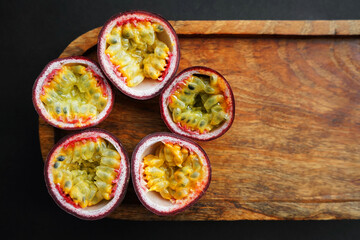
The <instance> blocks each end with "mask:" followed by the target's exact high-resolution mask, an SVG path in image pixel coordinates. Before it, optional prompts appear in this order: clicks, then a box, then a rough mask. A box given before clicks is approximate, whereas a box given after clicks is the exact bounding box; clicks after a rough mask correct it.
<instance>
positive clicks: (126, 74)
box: [105, 19, 170, 87]
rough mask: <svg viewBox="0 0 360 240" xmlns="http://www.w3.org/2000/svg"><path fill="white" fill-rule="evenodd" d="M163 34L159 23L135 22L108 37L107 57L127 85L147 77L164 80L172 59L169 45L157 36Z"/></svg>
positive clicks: (134, 83)
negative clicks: (163, 77) (170, 58)
mask: <svg viewBox="0 0 360 240" xmlns="http://www.w3.org/2000/svg"><path fill="white" fill-rule="evenodd" d="M163 31H164V28H163V26H161V25H160V24H159V23H153V22H150V21H137V20H136V19H132V20H129V21H126V22H122V23H118V24H117V25H115V27H114V28H113V29H112V30H111V32H110V33H109V34H108V35H107V36H106V43H107V45H106V50H105V54H106V55H107V56H108V57H109V60H110V62H111V63H112V64H113V66H114V68H115V69H116V70H115V71H116V72H118V75H120V76H121V77H122V78H124V80H125V81H126V84H127V86H129V87H135V86H137V85H139V84H140V83H141V82H142V81H143V80H144V79H145V78H150V79H157V80H159V81H161V80H162V75H163V74H164V72H165V70H166V67H167V65H168V61H169V57H170V52H169V48H168V46H167V45H166V44H165V43H164V42H162V41H160V40H159V39H158V37H157V33H160V32H163Z"/></svg>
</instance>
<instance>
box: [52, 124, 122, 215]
mask: <svg viewBox="0 0 360 240" xmlns="http://www.w3.org/2000/svg"><path fill="white" fill-rule="evenodd" d="M87 137H101V138H103V139H105V140H107V141H108V142H110V143H111V144H112V145H113V146H114V147H115V149H116V151H117V152H118V153H119V154H120V157H121V161H120V173H119V174H120V175H119V178H118V180H117V187H116V190H115V193H114V196H113V198H112V199H110V200H102V201H101V202H100V203H98V204H96V205H94V206H91V207H85V208H76V207H74V206H73V205H72V204H71V203H68V202H67V201H66V199H65V198H64V197H63V196H62V195H61V194H60V192H59V191H58V189H56V186H55V184H54V180H53V173H52V170H51V168H52V167H53V163H54V162H55V161H54V160H56V159H55V156H57V155H58V154H59V152H60V151H61V148H62V146H64V145H66V144H67V143H70V142H73V141H76V140H77V139H81V138H87ZM49 161H51V162H49V164H48V166H47V167H48V169H47V171H46V172H47V178H48V180H49V187H50V189H51V191H52V193H53V195H54V196H55V198H56V199H57V200H58V201H59V204H60V205H61V206H62V207H63V208H65V209H67V210H69V211H70V212H71V213H72V214H75V215H78V216H81V217H83V218H89V219H91V218H97V217H99V216H102V215H104V214H106V213H108V212H109V211H110V210H111V209H112V208H113V207H114V206H115V205H116V204H117V203H118V200H119V198H120V197H121V193H122V192H123V189H124V188H125V187H126V185H127V176H128V174H127V173H128V172H129V168H128V165H127V158H126V156H125V154H124V152H123V151H122V149H121V147H120V145H119V144H118V143H117V142H116V141H115V140H114V139H113V138H112V137H111V136H109V135H108V134H106V133H103V132H97V131H86V132H84V133H82V134H78V135H76V136H73V137H71V138H69V139H67V140H66V141H65V142H63V143H62V144H61V145H59V146H58V147H57V148H56V150H55V151H54V152H53V153H52V154H51V156H49Z"/></svg>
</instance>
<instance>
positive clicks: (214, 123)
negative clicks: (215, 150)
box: [160, 67, 235, 141]
mask: <svg viewBox="0 0 360 240" xmlns="http://www.w3.org/2000/svg"><path fill="white" fill-rule="evenodd" d="M160 109H161V117H162V119H163V120H164V122H165V124H166V125H167V127H168V128H169V129H170V130H171V131H172V132H174V133H177V134H179V135H182V136H185V137H189V138H192V139H196V140H203V141H207V140H212V139H215V138H218V137H220V136H222V135H223V134H224V133H225V132H226V131H228V130H229V128H230V127H231V125H232V123H233V121H234V116H235V100H234V95H233V92H232V90H231V87H230V85H229V83H228V82H227V81H226V79H225V78H224V77H223V76H222V75H221V74H220V73H218V72H217V71H215V70H213V69H210V68H207V67H191V68H187V69H185V70H183V71H182V72H181V73H179V74H178V75H177V76H176V77H175V78H174V79H173V80H172V81H171V83H169V85H168V86H166V87H165V88H164V89H163V91H162V93H161V96H160Z"/></svg>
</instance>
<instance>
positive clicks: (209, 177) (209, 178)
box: [131, 132, 211, 216]
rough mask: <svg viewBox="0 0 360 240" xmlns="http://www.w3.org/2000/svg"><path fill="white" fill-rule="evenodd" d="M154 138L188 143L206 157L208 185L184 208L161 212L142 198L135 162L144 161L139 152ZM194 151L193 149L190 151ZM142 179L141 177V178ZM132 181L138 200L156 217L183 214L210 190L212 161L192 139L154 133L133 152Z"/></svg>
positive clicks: (145, 138)
mask: <svg viewBox="0 0 360 240" xmlns="http://www.w3.org/2000/svg"><path fill="white" fill-rule="evenodd" d="M154 137H164V138H163V140H167V138H175V139H177V140H179V142H186V143H188V144H189V145H191V146H192V147H193V148H196V149H198V150H199V151H200V152H201V153H202V154H203V156H204V157H205V161H206V163H207V169H206V170H207V173H208V177H207V179H206V184H205V186H204V188H203V190H202V191H201V192H200V193H199V194H198V195H197V196H196V197H195V198H194V199H193V200H192V201H191V202H189V203H187V204H186V205H185V206H182V207H179V208H176V209H175V210H173V211H168V212H162V211H159V210H158V209H156V208H153V207H151V206H149V204H148V203H147V202H146V201H145V200H144V199H143V198H142V195H141V192H140V191H141V190H140V189H141V186H138V181H137V180H136V177H138V175H137V174H136V172H135V171H138V170H139V169H135V162H136V161H142V160H143V159H137V158H138V157H139V156H137V153H138V150H139V148H140V147H141V146H142V145H143V144H145V143H146V142H147V141H148V140H150V139H152V138H154ZM190 150H192V149H190ZM140 177H141V176H140ZM131 179H132V182H133V185H134V189H135V193H136V195H137V196H138V199H139V200H140V202H141V203H142V204H143V205H144V206H145V207H146V208H147V209H148V210H149V211H151V212H153V213H155V214H156V215H159V216H169V215H175V214H177V213H179V212H182V211H184V210H186V209H188V208H189V207H191V206H192V205H194V204H195V203H196V202H197V201H198V200H199V199H200V198H201V197H202V196H203V195H204V193H205V192H206V190H207V189H208V187H209V185H210V182H211V164H210V160H209V157H208V156H207V154H206V152H205V150H204V149H203V148H202V147H201V146H200V145H199V144H197V143H196V142H194V141H192V140H191V139H188V138H186V137H183V136H179V135H176V134H174V133H168V132H157V133H153V134H150V135H147V136H146V137H144V138H143V139H142V140H141V141H140V142H139V143H138V144H137V145H136V147H135V149H134V151H133V154H132V157H131Z"/></svg>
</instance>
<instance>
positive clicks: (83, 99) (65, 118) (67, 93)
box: [40, 65, 108, 124]
mask: <svg viewBox="0 0 360 240" xmlns="http://www.w3.org/2000/svg"><path fill="white" fill-rule="evenodd" d="M102 86H103V83H99V82H98V80H97V79H96V77H95V76H94V73H93V72H92V71H90V70H89V69H87V68H86V67H85V66H83V65H64V66H62V67H61V69H59V70H58V71H56V72H55V75H54V77H53V78H52V79H49V80H48V81H47V82H46V83H45V84H44V86H43V89H42V94H41V96H40V100H41V101H42V103H43V104H44V106H45V108H46V110H47V111H48V113H49V114H50V115H51V116H52V117H53V118H54V119H57V120H58V121H61V122H66V123H75V124H76V123H85V122H87V121H89V120H91V119H95V118H96V116H97V115H98V114H99V113H100V112H101V111H102V110H103V109H104V108H105V106H106V104H107V101H108V97H107V95H106V92H105V89H103V88H102Z"/></svg>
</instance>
